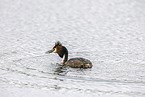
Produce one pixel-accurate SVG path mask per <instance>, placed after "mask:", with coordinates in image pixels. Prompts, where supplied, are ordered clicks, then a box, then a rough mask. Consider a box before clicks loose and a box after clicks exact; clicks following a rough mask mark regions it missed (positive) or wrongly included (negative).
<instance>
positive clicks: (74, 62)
mask: <svg viewBox="0 0 145 97" xmlns="http://www.w3.org/2000/svg"><path fill="white" fill-rule="evenodd" d="M46 53H57V54H58V55H59V57H61V58H62V62H61V63H62V64H63V65H67V66H70V67H72V68H84V69H87V68H92V66H93V65H92V62H91V61H90V60H88V59H85V58H81V57H78V58H71V59H69V60H68V50H67V48H66V47H65V46H63V45H62V43H61V42H59V41H57V42H56V43H55V46H54V47H53V49H51V50H49V51H47V52H46Z"/></svg>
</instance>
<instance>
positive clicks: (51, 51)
mask: <svg viewBox="0 0 145 97" xmlns="http://www.w3.org/2000/svg"><path fill="white" fill-rule="evenodd" d="M54 50H55V49H52V50H49V51H47V52H45V53H46V54H48V53H53V52H54Z"/></svg>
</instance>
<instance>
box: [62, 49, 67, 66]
mask: <svg viewBox="0 0 145 97" xmlns="http://www.w3.org/2000/svg"><path fill="white" fill-rule="evenodd" d="M67 60H68V52H66V53H65V54H64V55H63V58H62V64H64V63H65V62H66V61H67Z"/></svg>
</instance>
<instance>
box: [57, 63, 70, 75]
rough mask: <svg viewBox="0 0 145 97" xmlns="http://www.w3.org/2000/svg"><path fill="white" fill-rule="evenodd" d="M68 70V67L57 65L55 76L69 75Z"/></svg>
mask: <svg viewBox="0 0 145 97" xmlns="http://www.w3.org/2000/svg"><path fill="white" fill-rule="evenodd" d="M67 69H68V66H66V65H62V64H59V63H57V67H56V68H55V71H54V74H56V75H61V76H65V75H66V74H67V73H68V71H67Z"/></svg>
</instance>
